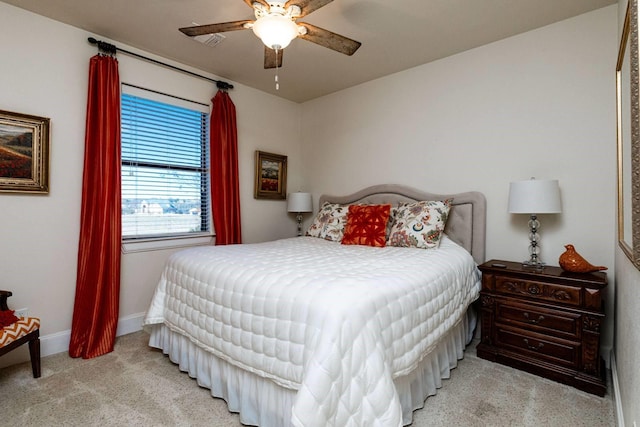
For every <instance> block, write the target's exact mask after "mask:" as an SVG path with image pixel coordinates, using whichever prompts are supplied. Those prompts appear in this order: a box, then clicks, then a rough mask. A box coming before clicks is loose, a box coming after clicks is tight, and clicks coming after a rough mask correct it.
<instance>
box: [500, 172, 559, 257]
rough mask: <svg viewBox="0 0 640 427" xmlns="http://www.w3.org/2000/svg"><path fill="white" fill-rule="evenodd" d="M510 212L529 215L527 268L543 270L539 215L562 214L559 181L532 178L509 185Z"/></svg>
mask: <svg viewBox="0 0 640 427" xmlns="http://www.w3.org/2000/svg"><path fill="white" fill-rule="evenodd" d="M509 212H510V213H513V214H529V215H531V216H530V218H529V259H528V260H527V261H524V262H523V264H524V265H525V266H529V267H534V268H541V267H543V266H544V263H543V262H541V261H540V246H539V244H538V243H539V241H540V235H539V234H538V230H539V228H540V221H538V217H537V215H538V214H551V213H560V212H562V206H561V202H560V187H559V186H558V181H557V180H543V179H535V178H531V179H529V180H526V181H516V182H512V183H511V184H510V185H509Z"/></svg>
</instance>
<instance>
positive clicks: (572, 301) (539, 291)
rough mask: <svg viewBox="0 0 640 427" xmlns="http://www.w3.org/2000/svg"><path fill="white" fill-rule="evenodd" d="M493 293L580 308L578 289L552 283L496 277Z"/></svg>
mask: <svg viewBox="0 0 640 427" xmlns="http://www.w3.org/2000/svg"><path fill="white" fill-rule="evenodd" d="M495 280H496V282H495V291H496V292H499V293H503V294H506V295H514V296H522V297H526V298H528V299H531V300H538V301H551V302H558V303H562V304H563V305H571V306H575V307H580V305H581V301H580V288H576V287H572V286H563V285H556V284H552V283H544V282H536V281H533V280H522V279H519V278H517V277H508V276H496V279H495Z"/></svg>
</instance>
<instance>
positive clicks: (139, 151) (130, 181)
mask: <svg viewBox="0 0 640 427" xmlns="http://www.w3.org/2000/svg"><path fill="white" fill-rule="evenodd" d="M132 92H133V93H135V94H132ZM138 95H143V96H138ZM121 98H122V106H121V111H122V113H121V114H122V117H121V122H122V126H121V134H122V135H121V138H122V172H121V174H122V184H121V186H122V237H123V239H124V240H133V239H148V238H160V237H163V238H167V237H184V236H196V235H200V236H202V235H203V234H210V230H211V227H210V219H209V206H210V203H209V194H210V193H209V173H208V169H207V165H208V144H207V123H208V118H209V114H208V108H206V107H207V106H206V105H202V104H199V103H194V102H191V101H185V100H182V99H173V98H171V97H169V96H166V95H160V94H157V93H155V92H151V91H146V90H142V89H139V88H137V89H135V88H132V87H129V86H126V87H123V91H122V96H121ZM159 99H160V100H162V101H160V100H159Z"/></svg>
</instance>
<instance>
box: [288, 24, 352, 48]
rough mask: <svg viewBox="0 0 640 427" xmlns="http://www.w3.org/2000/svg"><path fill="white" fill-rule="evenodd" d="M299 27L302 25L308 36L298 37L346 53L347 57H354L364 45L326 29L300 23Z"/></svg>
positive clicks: (301, 35)
mask: <svg viewBox="0 0 640 427" xmlns="http://www.w3.org/2000/svg"><path fill="white" fill-rule="evenodd" d="M298 25H302V26H304V27H305V28H306V29H307V34H300V35H299V36H298V37H300V38H301V39H305V40H308V41H310V42H313V43H316V44H319V45H320V46H324V47H328V48H329V49H333V50H335V51H336V52H340V53H344V54H345V55H349V56H351V55H353V54H354V53H355V52H356V50H358V48H359V47H360V46H361V45H362V43H360V42H357V41H355V40H352V39H350V38H347V37H345V36H341V35H340V34H336V33H333V32H331V31H329V30H325V29H324V28H320V27H316V26H315V25H311V24H307V23H306V22H299V23H298Z"/></svg>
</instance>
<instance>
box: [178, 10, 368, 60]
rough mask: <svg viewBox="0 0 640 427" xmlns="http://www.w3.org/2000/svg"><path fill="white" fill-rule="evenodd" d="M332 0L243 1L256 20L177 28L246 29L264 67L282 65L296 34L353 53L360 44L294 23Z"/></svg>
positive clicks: (198, 31)
mask: <svg viewBox="0 0 640 427" xmlns="http://www.w3.org/2000/svg"><path fill="white" fill-rule="evenodd" d="M332 1H333V0H288V1H286V0H244V2H245V3H246V4H247V5H249V6H250V7H252V8H253V10H254V13H255V16H256V20H255V21H252V20H243V21H232V22H223V23H219V24H208V25H196V26H192V27H184V28H180V31H181V32H182V33H184V34H186V35H187V36H190V37H195V36H200V35H203V34H213V33H224V32H227V31H236V30H248V29H252V30H253V32H254V33H255V34H256V35H257V36H258V37H259V38H260V39H261V40H262V42H263V43H264V45H265V48H264V68H278V67H281V66H282V49H284V48H285V47H287V46H288V45H289V43H290V42H291V40H293V39H294V38H296V37H300V38H301V39H304V40H308V41H310V42H313V43H316V44H319V45H320V46H324V47H327V48H329V49H332V50H335V51H336V52H340V53H344V54H345V55H353V54H354V53H355V52H356V50H358V48H359V47H360V45H361V43H360V42H357V41H355V40H352V39H350V38H347V37H344V36H341V35H340V34H336V33H333V32H331V31H329V30H325V29H323V28H320V27H316V26H314V25H311V24H307V23H305V22H299V23H298V22H296V20H297V19H298V18H302V17H303V16H306V15H308V14H310V13H311V12H313V11H314V10H317V9H320V8H321V7H322V6H325V5H327V4H329V3H331V2H332Z"/></svg>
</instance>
